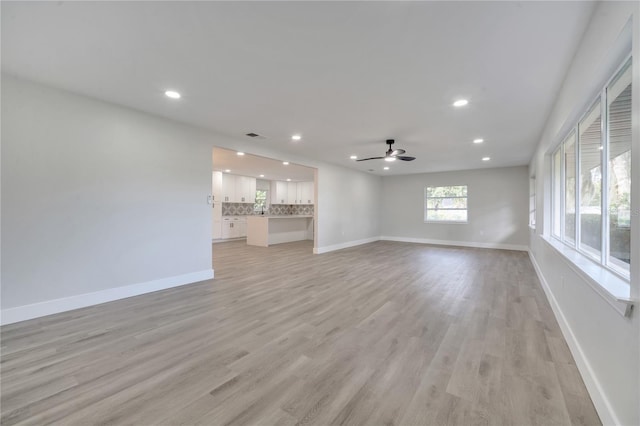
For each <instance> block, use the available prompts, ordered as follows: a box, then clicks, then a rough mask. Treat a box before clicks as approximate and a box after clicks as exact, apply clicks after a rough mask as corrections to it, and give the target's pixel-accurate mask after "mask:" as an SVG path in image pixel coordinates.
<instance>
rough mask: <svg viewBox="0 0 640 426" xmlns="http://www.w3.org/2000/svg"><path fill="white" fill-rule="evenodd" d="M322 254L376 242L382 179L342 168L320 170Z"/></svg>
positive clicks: (319, 217)
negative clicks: (358, 244)
mask: <svg viewBox="0 0 640 426" xmlns="http://www.w3.org/2000/svg"><path fill="white" fill-rule="evenodd" d="M316 179H317V185H318V188H320V192H319V194H318V197H317V206H316V209H317V212H318V240H317V245H318V247H316V249H315V251H316V252H317V253H318V252H319V253H321V252H324V251H328V250H332V249H339V248H344V247H349V246H351V245H354V244H357V243H364V242H369V241H375V240H377V239H378V237H379V235H380V186H381V182H382V178H380V177H377V176H373V175H368V174H363V173H359V172H356V171H353V170H349V169H345V168H342V167H335V166H326V167H322V168H319V169H318V174H317V178H316Z"/></svg>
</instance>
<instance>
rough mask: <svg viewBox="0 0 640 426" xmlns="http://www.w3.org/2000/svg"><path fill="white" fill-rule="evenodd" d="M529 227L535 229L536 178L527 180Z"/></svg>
mask: <svg viewBox="0 0 640 426" xmlns="http://www.w3.org/2000/svg"><path fill="white" fill-rule="evenodd" d="M529 226H530V227H531V228H533V229H536V177H535V176H532V177H531V178H529Z"/></svg>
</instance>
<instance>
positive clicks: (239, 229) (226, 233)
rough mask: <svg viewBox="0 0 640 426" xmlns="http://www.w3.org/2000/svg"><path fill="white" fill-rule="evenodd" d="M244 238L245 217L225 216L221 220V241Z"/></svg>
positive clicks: (245, 229)
mask: <svg viewBox="0 0 640 426" xmlns="http://www.w3.org/2000/svg"><path fill="white" fill-rule="evenodd" d="M246 236H247V218H246V217H237V216H225V217H223V218H222V239H231V238H244V237H246Z"/></svg>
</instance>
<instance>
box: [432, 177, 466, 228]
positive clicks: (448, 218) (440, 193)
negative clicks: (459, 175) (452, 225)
mask: <svg viewBox="0 0 640 426" xmlns="http://www.w3.org/2000/svg"><path fill="white" fill-rule="evenodd" d="M424 220H425V222H462V223H465V222H467V185H459V186H428V187H427V188H426V189H425V211H424Z"/></svg>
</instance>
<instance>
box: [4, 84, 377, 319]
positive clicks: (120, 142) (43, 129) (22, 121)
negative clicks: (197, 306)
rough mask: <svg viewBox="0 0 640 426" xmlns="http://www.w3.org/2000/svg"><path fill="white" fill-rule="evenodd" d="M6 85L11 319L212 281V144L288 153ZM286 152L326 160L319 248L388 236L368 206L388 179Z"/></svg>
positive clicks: (7, 314)
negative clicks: (380, 230)
mask: <svg viewBox="0 0 640 426" xmlns="http://www.w3.org/2000/svg"><path fill="white" fill-rule="evenodd" d="M2 89H3V90H2V124H3V126H2V150H3V152H2V154H3V155H2V179H1V184H2V215H1V220H2V236H1V238H2V241H1V243H2V247H3V250H2V253H1V254H2V271H1V282H2V302H1V306H2V320H3V322H4V323H7V322H13V321H16V320H20V319H25V318H28V317H36V316H39V315H42V314H48V313H53V312H59V311H62V310H67V309H72V308H75V307H78V306H86V305H88V304H91V303H99V302H104V301H107V300H113V299H116V298H119V297H125V296H130V295H133V294H140V293H144V292H146V291H152V290H156V289H158V288H163V287H168V286H173V285H179V284H184V283H187V282H193V281H196V280H201V279H206V278H207V276H208V275H207V273H208V274H209V276H210V275H211V273H212V270H211V254H212V252H211V250H212V249H211V232H212V228H211V226H212V224H211V208H210V206H209V205H208V204H207V202H206V201H207V195H208V194H210V193H211V149H212V147H213V146H218V147H223V148H229V149H238V150H242V151H245V152H247V153H251V154H256V155H262V156H265V157H272V158H283V157H285V156H284V155H283V154H282V153H279V152H277V151H274V150H270V149H268V148H266V147H261V146H258V145H255V143H251V142H247V141H242V140H234V139H230V138H228V137H224V136H220V135H218V134H215V133H213V132H209V131H205V130H203V129H198V128H195V127H192V126H187V125H183V124H180V123H176V122H172V121H170V120H167V119H163V118H160V117H155V116H151V115H148V114H145V113H142V112H138V111H134V110H131V109H128V108H124V107H120V106H117V105H113V104H109V103H105V102H101V101H97V100H94V99H90V98H87V97H84V96H80V95H76V94H72V93H69V92H65V91H60V90H57V89H53V88H48V87H45V86H42V85H39V84H35V83H32V82H27V81H24V80H21V79H16V78H14V77H11V76H7V75H4V74H3V75H2ZM286 158H287V159H289V160H290V161H292V162H295V163H298V164H302V165H307V166H310V167H315V168H317V170H318V171H317V173H318V178H319V185H318V195H317V198H318V208H317V210H318V211H317V213H316V220H317V225H316V226H317V232H318V244H319V246H320V247H319V248H316V250H318V251H327V250H330V249H332V248H333V247H336V246H340V245H349V244H354V240H363V239H368V238H377V236H378V235H379V232H378V225H379V223H378V215H377V214H371V215H367V216H362V214H361V213H363V212H366V211H373V208H374V207H377V205H375V206H374V202H375V201H376V197H374V196H373V194H374V193H376V191H377V190H378V188H379V186H380V178H379V177H375V176H370V175H366V174H362V173H359V172H356V171H352V170H347V169H344V168H341V167H337V166H332V165H327V164H324V163H319V162H315V161H313V160H309V159H305V158H300V157H295V156H292V155H286ZM354 212H355V213H357V214H353V213H354ZM356 243H357V241H356ZM125 289H126V290H125Z"/></svg>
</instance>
